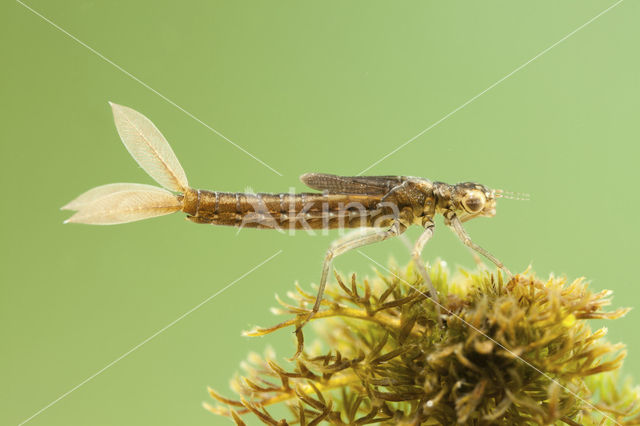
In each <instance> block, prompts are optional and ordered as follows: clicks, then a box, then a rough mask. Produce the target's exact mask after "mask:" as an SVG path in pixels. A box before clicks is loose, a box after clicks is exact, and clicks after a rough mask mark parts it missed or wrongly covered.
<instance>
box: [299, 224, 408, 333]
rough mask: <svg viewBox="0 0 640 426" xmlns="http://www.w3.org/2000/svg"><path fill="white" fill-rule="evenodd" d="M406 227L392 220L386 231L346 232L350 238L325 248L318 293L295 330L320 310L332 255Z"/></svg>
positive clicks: (363, 244)
mask: <svg viewBox="0 0 640 426" xmlns="http://www.w3.org/2000/svg"><path fill="white" fill-rule="evenodd" d="M406 229H407V227H406V226H405V225H403V224H402V223H400V222H397V221H396V222H394V223H393V225H391V228H389V229H387V230H386V231H382V232H381V231H376V232H375V233H373V234H366V235H361V233H360V232H359V234H360V235H358V236H357V237H352V235H353V234H352V233H350V234H347V235H346V237H350V238H345V237H343V238H340V239H339V240H337V241H335V242H334V243H333V244H331V247H329V250H327V255H326V256H325V258H324V264H323V265H322V276H321V277H320V284H319V286H318V294H317V295H316V301H315V303H314V304H313V309H312V310H311V312H310V313H309V315H308V316H307V317H306V318H305V319H304V320H303V321H302V323H301V324H300V325H298V326H297V327H296V331H298V330H300V329H301V328H302V327H303V326H304V325H305V324H306V323H307V322H308V321H309V320H310V319H311V318H313V316H314V315H315V314H316V312H318V310H320V303H321V302H322V296H323V294H324V288H325V287H326V285H327V277H328V276H329V269H330V268H331V261H332V260H333V258H334V257H336V256H340V255H341V254H343V253H345V252H347V251H349V250H353V249H355V248H358V247H362V246H366V245H368V244H372V243H376V242H378V241H383V240H386V239H388V238H391V237H395V236H397V235H400V234H401V233H403V232H404V231H405V230H406Z"/></svg>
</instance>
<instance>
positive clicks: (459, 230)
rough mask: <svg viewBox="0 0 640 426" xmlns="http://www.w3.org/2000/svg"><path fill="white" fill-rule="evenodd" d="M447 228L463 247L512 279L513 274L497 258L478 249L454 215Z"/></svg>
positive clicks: (480, 248)
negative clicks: (489, 262)
mask: <svg viewBox="0 0 640 426" xmlns="http://www.w3.org/2000/svg"><path fill="white" fill-rule="evenodd" d="M449 227H450V228H451V229H453V232H455V233H456V234H457V235H458V238H460V240H461V241H462V242H463V244H464V245H466V246H467V247H470V248H472V249H473V250H475V251H476V252H478V253H480V254H481V255H483V256H484V257H486V258H487V259H489V260H490V261H491V262H493V263H494V264H495V265H496V266H497V267H498V268H500V269H502V270H503V271H504V272H505V273H506V274H507V275H508V276H509V278H510V279H512V278H513V274H512V273H511V271H509V270H508V269H507V267H506V266H504V264H503V263H502V262H500V261H499V260H498V258H497V257H495V256H494V255H492V254H491V253H489V252H488V251H486V250H485V249H483V248H482V247H480V246H479V245H477V244H476V243H474V242H473V241H471V238H470V237H469V234H467V231H465V230H464V228H463V227H462V223H461V222H460V219H458V217H457V216H456V215H453V216H451V218H450V219H449Z"/></svg>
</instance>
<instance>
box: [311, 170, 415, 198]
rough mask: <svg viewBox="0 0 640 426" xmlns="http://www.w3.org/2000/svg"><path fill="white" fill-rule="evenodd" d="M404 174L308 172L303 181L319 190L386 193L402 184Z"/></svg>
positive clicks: (340, 192)
mask: <svg viewBox="0 0 640 426" xmlns="http://www.w3.org/2000/svg"><path fill="white" fill-rule="evenodd" d="M405 179H406V178H405V177H404V176H336V175H330V174H325V173H306V174H304V175H302V176H300V180H301V181H302V183H304V184H305V185H307V186H308V187H309V188H312V189H316V190H318V191H328V192H329V193H334V194H369V195H384V194H386V193H387V192H389V191H390V190H391V189H392V188H394V187H396V186H397V185H400V184H401V183H402V182H403V181H404V180H405Z"/></svg>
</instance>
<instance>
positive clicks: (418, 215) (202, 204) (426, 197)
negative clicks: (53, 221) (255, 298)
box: [63, 104, 514, 327]
mask: <svg viewBox="0 0 640 426" xmlns="http://www.w3.org/2000/svg"><path fill="white" fill-rule="evenodd" d="M111 106H112V109H113V114H114V118H115V123H116V127H117V129H118V133H119V135H120V137H121V139H122V141H123V142H124V144H125V146H126V147H127V149H128V150H129V153H130V154H131V155H132V156H133V158H134V159H135V160H136V161H137V162H138V164H140V166H141V167H142V168H143V169H144V170H145V171H146V172H147V173H148V174H149V175H150V176H151V177H152V178H154V179H155V180H156V181H157V182H158V183H159V184H160V185H162V186H163V187H164V188H166V189H163V188H159V187H156V186H151V185H142V184H135V183H116V184H109V185H103V186H99V187H97V188H93V189H91V190H89V191H87V192H85V193H84V194H82V195H80V196H79V197H78V198H76V199H75V200H73V201H72V202H70V203H69V204H67V205H66V206H64V207H63V209H68V210H75V211H76V213H75V214H74V215H73V216H71V218H69V219H68V220H67V221H66V222H72V223H87V224H94V225H110V224H118V223H126V222H133V221H136V220H142V219H147V218H151V217H155V216H161V215H165V214H169V213H174V212H177V211H183V212H185V213H186V214H187V218H188V219H189V220H190V221H192V222H196V223H207V224H212V225H227V226H235V227H243V228H259V229H346V228H357V229H362V228H371V230H372V231H371V232H370V233H365V234H363V233H362V232H358V233H357V234H348V235H347V236H345V237H343V238H340V239H339V240H337V241H335V242H334V243H333V244H332V245H331V247H330V248H329V250H328V251H327V255H326V257H325V262H324V265H323V269H322V275H321V278H320V283H319V290H318V295H317V297H316V301H315V304H314V306H313V308H312V309H310V310H309V313H308V315H307V316H306V317H305V318H304V319H303V320H301V323H300V325H299V327H301V326H302V325H303V324H304V323H305V322H306V321H308V320H309V319H310V318H311V317H312V316H313V314H315V313H316V312H317V311H318V310H319V308H320V302H321V300H322V294H323V291H324V287H325V285H326V281H327V277H328V274H329V269H330V265H331V261H332V259H333V258H334V257H336V256H338V255H340V254H342V253H344V252H346V251H349V250H352V249H354V248H357V247H362V246H364V245H367V244H371V243H374V242H377V241H382V240H385V239H387V238H391V237H395V236H397V235H400V234H402V233H403V232H404V231H405V230H406V229H407V228H408V227H409V226H411V225H417V226H420V227H421V228H422V229H423V233H422V234H421V236H420V237H419V238H418V240H417V241H416V242H415V244H414V247H413V250H412V257H413V260H414V262H415V263H416V265H417V266H418V268H419V270H420V272H421V273H422V275H423V277H424V280H425V282H427V284H428V286H429V288H430V291H429V292H430V297H431V298H433V300H434V301H435V302H436V303H438V302H437V293H436V291H435V289H434V288H433V285H432V284H431V282H430V280H429V275H428V273H427V271H426V267H425V265H424V263H423V261H422V258H421V253H422V250H423V248H424V246H425V245H426V243H427V242H428V241H429V239H430V238H431V236H432V235H433V230H434V227H435V225H434V222H433V219H434V217H435V215H437V214H441V215H443V216H444V218H445V224H446V225H447V226H449V227H450V228H451V229H452V230H453V231H454V232H455V233H456V235H458V237H459V238H460V239H461V241H462V242H463V243H464V244H465V245H467V246H469V247H470V248H472V249H473V250H475V251H476V252H478V253H480V254H482V255H483V256H485V257H486V258H488V259H489V260H491V261H492V262H493V263H495V264H496V265H497V266H498V267H499V268H501V269H502V270H504V271H505V272H506V273H507V274H508V275H509V276H511V273H510V272H509V270H508V269H507V268H506V267H505V266H504V265H503V264H502V262H500V261H499V260H498V259H497V258H496V257H494V256H493V255H491V254H490V253H489V252H487V251H486V250H484V249H483V248H481V247H479V246H478V245H476V244H475V243H473V242H472V241H471V238H470V237H469V235H468V234H467V233H466V231H465V230H464V228H463V227H462V223H463V222H465V221H467V220H470V219H473V218H475V217H479V216H487V217H492V216H494V215H495V205H496V199H497V198H500V197H505V198H514V195H509V193H503V192H502V191H499V190H491V189H489V188H487V187H485V186H484V185H480V184H477V183H473V182H465V183H459V184H456V185H449V184H446V183H443V182H432V181H430V180H428V179H424V178H419V177H410V176H336V175H329V174H322V173H308V174H305V175H302V176H301V177H300V179H301V181H302V182H303V183H304V184H305V185H307V186H308V187H309V188H311V189H314V190H316V191H319V192H309V193H276V194H267V193H257V194H254V193H243V192H215V191H206V190H199V189H193V188H191V187H190V186H189V184H188V182H187V177H186V175H185V173H184V170H183V169H182V166H181V165H180V163H179V162H178V159H177V157H176V156H175V154H174V153H173V150H172V149H171V147H170V146H169V144H168V142H167V141H166V139H165V138H164V136H162V134H161V133H160V131H159V130H158V129H157V128H156V127H155V126H154V125H153V123H151V121H150V120H149V119H147V118H146V117H145V116H143V115H142V114H140V113H138V112H136V111H134V110H132V109H130V108H127V107H124V106H120V105H116V104H111ZM66 222H65V223H66Z"/></svg>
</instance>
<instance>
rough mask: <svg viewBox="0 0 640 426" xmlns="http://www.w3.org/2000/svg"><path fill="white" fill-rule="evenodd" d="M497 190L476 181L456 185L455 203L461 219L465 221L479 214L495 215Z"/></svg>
mask: <svg viewBox="0 0 640 426" xmlns="http://www.w3.org/2000/svg"><path fill="white" fill-rule="evenodd" d="M496 198H497V197H496V191H494V190H492V189H489V188H487V187H486V186H484V185H481V184H479V183H474V182H463V183H459V184H457V185H456V186H455V200H454V201H455V204H457V207H458V209H459V210H461V211H460V212H459V213H458V215H459V216H460V219H461V220H463V221H465V220H469V219H472V218H474V217H478V216H488V217H493V216H495V214H496Z"/></svg>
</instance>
